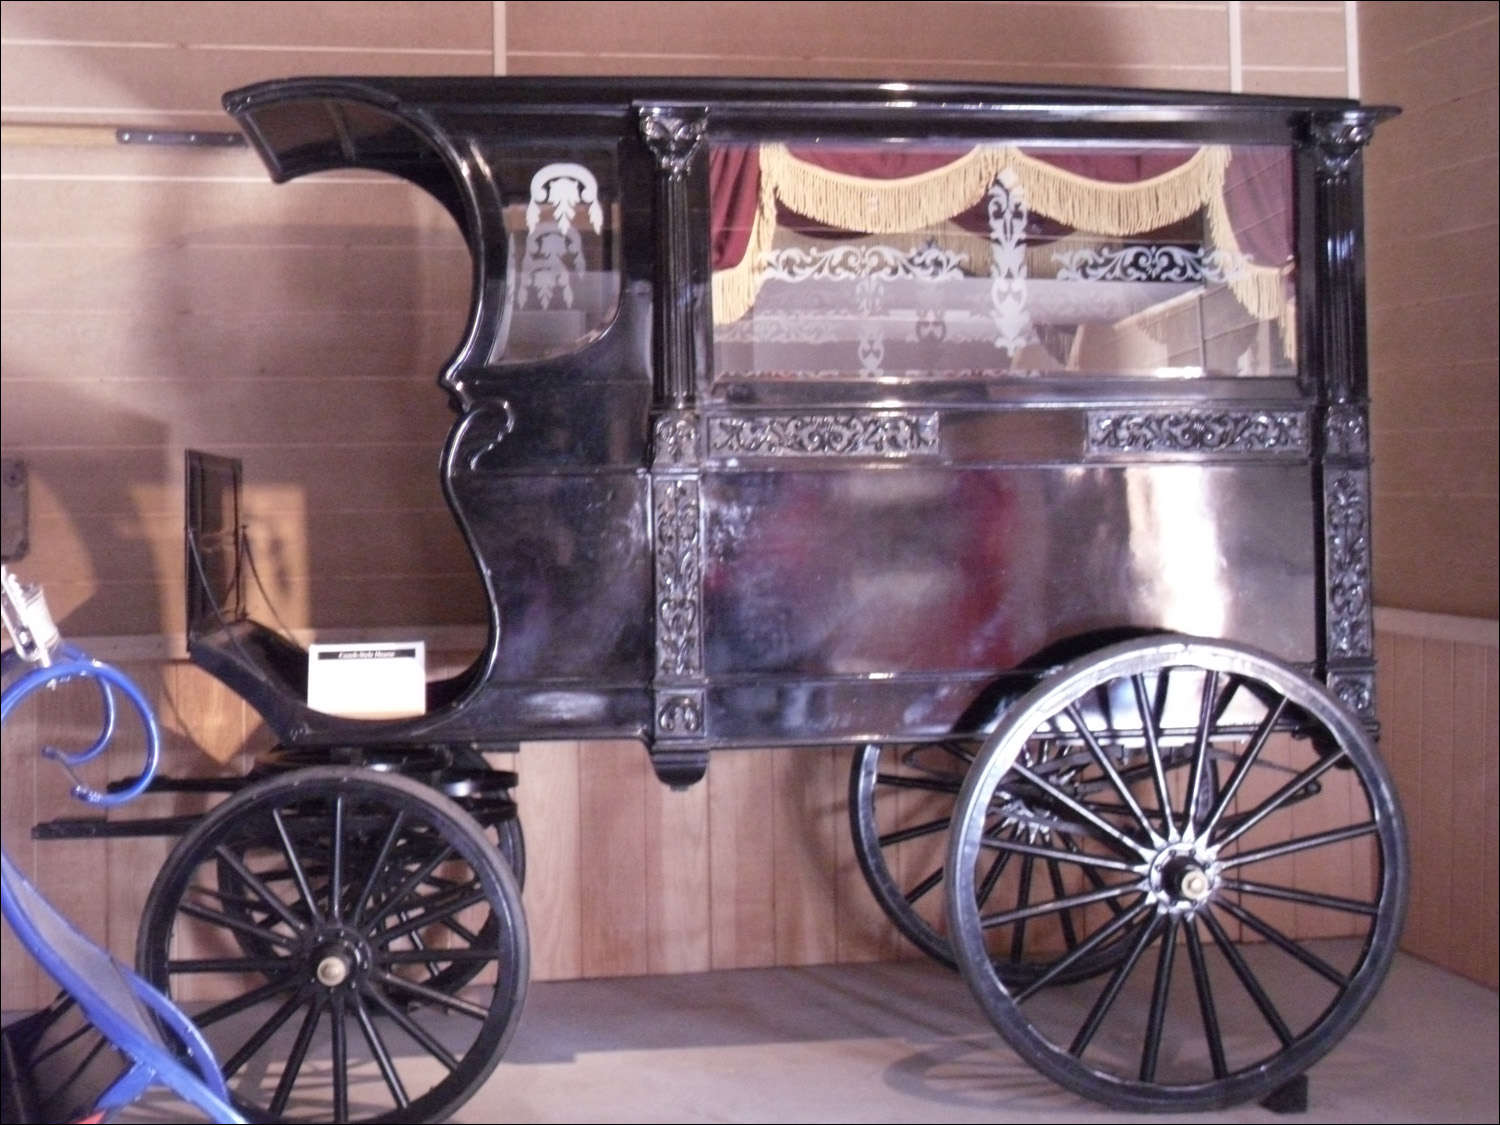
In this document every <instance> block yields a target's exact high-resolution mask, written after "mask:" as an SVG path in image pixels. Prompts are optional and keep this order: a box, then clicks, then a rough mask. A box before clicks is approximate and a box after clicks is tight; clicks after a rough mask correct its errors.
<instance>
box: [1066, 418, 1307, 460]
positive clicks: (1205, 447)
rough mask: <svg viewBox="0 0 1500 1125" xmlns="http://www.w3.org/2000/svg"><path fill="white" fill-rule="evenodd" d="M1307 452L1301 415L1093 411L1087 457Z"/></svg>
mask: <svg viewBox="0 0 1500 1125" xmlns="http://www.w3.org/2000/svg"><path fill="white" fill-rule="evenodd" d="M1307 451H1308V425H1307V414H1306V412H1305V411H1301V410H1169V411H1160V412H1144V411H1131V412H1128V413H1125V412H1116V411H1104V410H1091V411H1089V415H1088V437H1087V441H1086V448H1085V452H1086V453H1090V454H1096V455H1097V454H1109V453H1294V454H1306V453H1307Z"/></svg>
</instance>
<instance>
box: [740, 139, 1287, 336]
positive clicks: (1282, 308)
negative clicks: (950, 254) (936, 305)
mask: <svg viewBox="0 0 1500 1125" xmlns="http://www.w3.org/2000/svg"><path fill="white" fill-rule="evenodd" d="M1229 159H1230V151H1229V149H1228V148H1225V147H1223V146H1221V145H1209V146H1205V147H1203V148H1200V149H1199V150H1198V151H1197V152H1196V153H1194V154H1193V156H1192V157H1191V158H1190V159H1189V160H1188V161H1187V162H1186V163H1184V164H1182V165H1181V166H1179V167H1177V168H1174V169H1172V171H1170V172H1165V173H1163V174H1162V175H1160V176H1154V177H1152V178H1151V179H1149V180H1142V181H1140V182H1138V183H1132V184H1111V183H1105V182H1102V181H1099V180H1091V179H1088V178H1087V177H1084V176H1079V175H1077V174H1075V173H1073V172H1068V171H1066V170H1064V169H1061V168H1057V167H1054V166H1053V165H1050V164H1047V163H1046V162H1045V161H1042V160H1038V159H1036V158H1035V157H1031V156H1028V155H1026V154H1025V153H1024V152H1022V151H1020V150H1019V149H1017V148H1014V147H1012V146H1010V145H979V146H976V147H975V148H973V149H971V150H969V152H968V153H966V154H965V155H964V156H962V157H960V158H959V159H958V160H956V161H954V162H953V163H951V164H946V165H944V166H943V167H941V168H937V169H934V170H933V171H931V172H924V173H921V174H919V175H915V176H904V177H901V178H900V179H894V180H867V179H863V178H861V177H858V176H849V175H845V174H843V173H841V172H830V171H828V170H827V169H824V168H819V167H817V166H816V165H813V164H809V163H807V162H806V161H803V160H799V159H798V158H797V157H795V156H793V155H792V153H791V152H790V150H788V148H787V147H786V146H785V145H782V144H763V145H762V146H761V150H760V200H759V203H758V205H757V207H756V213H755V220H754V224H753V225H752V227H751V230H750V243H749V245H748V246H747V247H746V249H745V254H744V256H743V257H742V258H741V259H740V261H739V262H737V263H736V264H735V265H733V266H730V267H728V268H727V269H722V270H717V271H715V273H714V277H713V302H714V321H715V322H716V323H719V324H728V323H732V322H733V321H736V320H738V319H739V318H740V317H742V316H744V315H745V313H746V312H747V311H749V309H750V306H751V305H753V304H754V303H755V296H756V293H757V292H758V291H759V290H760V282H761V274H762V271H761V269H760V268H759V265H760V262H761V259H762V257H763V255H764V254H765V253H766V252H767V251H768V250H770V249H771V246H772V244H773V242H774V241H775V237H776V206H777V203H778V202H780V203H781V204H783V205H785V206H786V207H788V208H789V209H791V210H793V211H795V212H797V213H798V214H799V215H806V216H807V217H808V218H810V219H813V220H815V221H817V222H820V223H824V224H826V225H828V226H831V227H836V228H838V229H839V230H846V231H850V232H854V233H860V234H895V233H902V232H909V231H913V230H919V229H921V228H923V227H930V226H936V225H938V224H940V223H943V222H944V221H945V220H947V219H950V218H952V217H953V216H954V215H957V214H960V213H961V212H963V211H966V210H968V209H969V208H970V207H973V206H974V205H975V204H977V203H978V202H980V200H982V199H983V198H984V196H985V194H986V193H987V192H988V191H989V189H990V185H991V184H993V183H994V182H995V177H996V176H998V175H1000V173H1001V172H1003V171H1005V170H1006V169H1010V170H1011V171H1012V172H1013V173H1014V174H1015V175H1016V176H1017V177H1018V178H1019V179H1020V181H1021V184H1022V185H1023V186H1024V187H1025V189H1026V203H1027V206H1028V207H1030V209H1031V210H1033V211H1035V212H1037V213H1038V214H1041V215H1045V216H1047V217H1048V218H1050V219H1054V220H1056V221H1058V222H1060V223H1063V224H1065V225H1067V226H1070V227H1073V228H1075V229H1081V230H1089V231H1096V232H1098V233H1100V234H1108V235H1115V236H1123V235H1130V234H1139V233H1141V232H1142V231H1148V230H1155V229H1156V228H1158V227H1163V226H1167V225H1168V224H1170V223H1175V222H1178V221H1179V220H1181V219H1185V218H1187V217H1188V216H1189V215H1191V214H1193V213H1194V212H1195V211H1198V210H1200V209H1202V208H1205V207H1206V208H1207V209H1208V220H1209V236H1210V238H1211V240H1212V242H1213V244H1214V247H1215V248H1216V249H1217V250H1219V251H1220V252H1221V253H1222V254H1223V256H1224V257H1226V258H1227V259H1229V261H1231V262H1235V263H1236V265H1235V266H1234V267H1233V268H1231V269H1230V270H1229V274H1230V280H1229V283H1228V284H1229V288H1230V290H1231V291H1232V292H1233V293H1234V295H1235V297H1236V298H1237V299H1238V300H1239V302H1240V303H1241V304H1242V305H1244V307H1245V308H1246V310H1248V311H1249V312H1250V313H1251V315H1253V316H1255V317H1256V318H1257V319H1260V320H1279V321H1280V322H1281V325H1282V329H1283V339H1285V340H1286V341H1287V349H1288V354H1289V355H1295V351H1296V348H1295V343H1294V340H1293V333H1294V330H1295V318H1294V317H1293V314H1292V308H1291V304H1290V302H1288V301H1287V300H1286V295H1285V282H1286V274H1287V270H1286V268H1283V267H1274V266H1257V265H1254V264H1252V263H1250V262H1248V261H1246V260H1244V255H1243V253H1242V251H1241V250H1240V247H1239V244H1238V242H1237V241H1236V239H1235V237H1234V228H1233V226H1232V224H1231V223H1230V221H1229V214H1228V211H1227V209H1226V208H1225V205H1224V173H1225V170H1226V169H1227V168H1228V166H1229Z"/></svg>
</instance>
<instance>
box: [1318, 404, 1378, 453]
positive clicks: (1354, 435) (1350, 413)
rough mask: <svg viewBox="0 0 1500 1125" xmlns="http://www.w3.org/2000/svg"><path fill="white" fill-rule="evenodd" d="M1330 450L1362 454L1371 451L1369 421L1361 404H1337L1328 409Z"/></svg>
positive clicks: (1330, 451)
mask: <svg viewBox="0 0 1500 1125" xmlns="http://www.w3.org/2000/svg"><path fill="white" fill-rule="evenodd" d="M1327 434H1328V452H1329V453H1331V454H1338V455H1355V456H1360V455H1363V454H1366V453H1368V452H1370V435H1369V423H1368V422H1367V421H1366V418H1365V410H1364V408H1363V407H1360V406H1335V407H1333V408H1332V409H1330V410H1329V411H1328V423H1327Z"/></svg>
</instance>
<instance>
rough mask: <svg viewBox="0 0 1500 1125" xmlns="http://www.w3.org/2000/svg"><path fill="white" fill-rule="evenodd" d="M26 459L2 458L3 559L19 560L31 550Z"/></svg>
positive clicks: (0, 541) (0, 523)
mask: <svg viewBox="0 0 1500 1125" xmlns="http://www.w3.org/2000/svg"><path fill="white" fill-rule="evenodd" d="M29 516H30V512H29V508H28V503H27V490H26V462H25V461H22V460H21V459H20V458H17V457H6V458H5V459H4V460H0V561H4V562H8V563H11V562H18V561H19V560H21V559H24V558H25V557H26V552H27V551H29V550H30V549H31V539H30V534H29V530H30V528H29Z"/></svg>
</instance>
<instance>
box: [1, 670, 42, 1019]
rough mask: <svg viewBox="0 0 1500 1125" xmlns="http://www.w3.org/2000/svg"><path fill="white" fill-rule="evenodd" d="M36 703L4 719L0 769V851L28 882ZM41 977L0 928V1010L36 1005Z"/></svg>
mask: <svg viewBox="0 0 1500 1125" xmlns="http://www.w3.org/2000/svg"><path fill="white" fill-rule="evenodd" d="M39 702H40V701H39V700H37V699H35V698H32V699H28V700H26V701H25V702H23V703H20V704H18V705H17V706H16V709H15V711H14V712H12V713H11V717H10V718H9V719H7V720H6V723H5V743H4V763H3V768H0V773H3V776H4V784H0V832H4V834H5V836H4V839H5V850H6V852H7V854H9V856H10V857H11V860H12V861H13V862H14V863H15V864H16V866H17V867H18V868H20V870H21V874H23V875H25V876H26V877H27V878H28V879H31V880H33V881H36V877H37V876H36V844H35V843H33V842H32V839H31V826H32V825H33V824H34V823H36V784H37V783H36V770H37V750H38V746H39V744H38V742H37V737H38V735H37V725H36V718H37V707H38V703H39ZM49 768H53V767H49ZM43 893H44V894H45V893H46V888H43ZM42 976H43V974H42V971H41V969H39V968H38V967H37V964H36V962H35V961H33V960H32V959H31V957H30V956H28V955H27V953H26V952H25V950H24V949H23V948H22V946H21V943H20V941H19V940H18V939H17V938H16V935H15V934H14V933H13V932H11V928H10V926H8V925H6V926H3V927H0V994H3V996H4V1002H3V1008H4V1010H6V1011H8V1012H9V1011H25V1010H28V1009H31V1008H37V1007H40V1006H41V1004H43V1003H44V1002H45V997H46V996H47V994H48V990H47V989H46V987H45V986H44V985H43V983H42Z"/></svg>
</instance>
